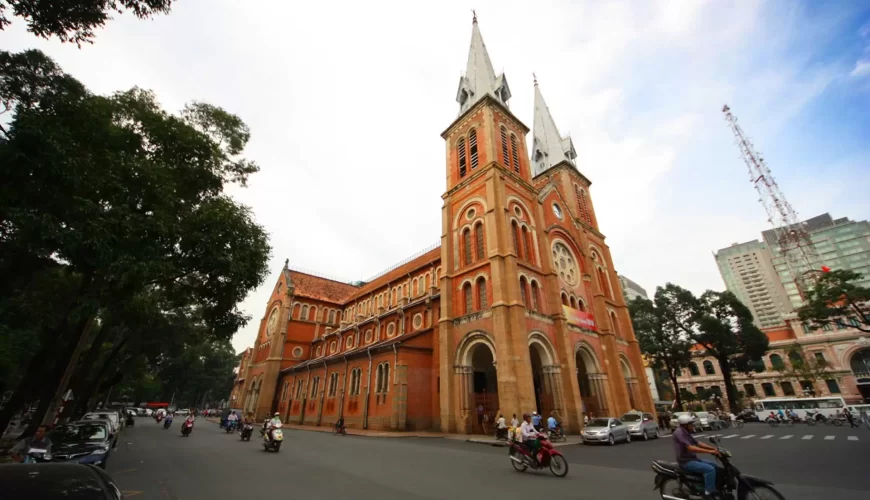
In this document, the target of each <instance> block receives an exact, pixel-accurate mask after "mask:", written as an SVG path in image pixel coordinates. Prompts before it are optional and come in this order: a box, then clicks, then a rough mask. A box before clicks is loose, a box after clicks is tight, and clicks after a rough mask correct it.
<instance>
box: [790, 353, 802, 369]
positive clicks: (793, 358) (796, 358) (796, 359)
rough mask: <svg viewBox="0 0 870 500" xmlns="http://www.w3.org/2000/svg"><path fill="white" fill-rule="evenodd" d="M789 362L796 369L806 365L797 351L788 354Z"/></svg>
mask: <svg viewBox="0 0 870 500" xmlns="http://www.w3.org/2000/svg"><path fill="white" fill-rule="evenodd" d="M788 360H789V361H790V362H791V365H792V366H794V367H795V368H797V367H798V366H801V365H803V364H804V358H802V357H801V355H800V354H799V353H797V352H795V351H791V352H789V353H788Z"/></svg>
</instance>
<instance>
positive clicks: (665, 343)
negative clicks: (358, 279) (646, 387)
mask: <svg viewBox="0 0 870 500" xmlns="http://www.w3.org/2000/svg"><path fill="white" fill-rule="evenodd" d="M687 294H688V295H689V296H691V293H690V292H689V291H687V290H684V289H682V288H680V287H678V286H676V285H673V284H671V283H668V284H667V285H666V286H665V287H664V288H662V287H658V288H657V289H656V294H655V297H654V300H649V299H645V298H643V297H637V298H635V299H634V300H633V301H632V302H631V303H629V306H628V307H629V313H630V314H631V322H632V326H633V327H634V332H635V334H636V335H637V341H638V344H639V345H640V350H641V352H642V353H643V354H644V355H645V356H646V358H647V359H648V360H649V362H650V364H651V365H652V368H653V369H654V370H656V371H662V370H663V371H665V372H667V374H668V378H669V379H670V381H671V383H672V384H673V388H674V394H675V397H676V403H677V406H680V407H681V406H682V403H683V401H682V391H680V386H679V383H678V382H677V377H679V376H680V373H681V371H682V369H683V368H686V367H688V366H689V362H690V361H691V357H692V356H691V351H690V348H691V347H692V344H693V342H692V341H691V340H690V339H689V337H688V336H687V335H686V334H685V332H684V331H683V329H682V328H681V326H680V325H681V324H685V323H686V322H688V321H690V319H689V318H690V316H691V314H692V311H691V310H690V309H686V308H685V304H687V303H689V301H688V300H687V299H686V296H687Z"/></svg>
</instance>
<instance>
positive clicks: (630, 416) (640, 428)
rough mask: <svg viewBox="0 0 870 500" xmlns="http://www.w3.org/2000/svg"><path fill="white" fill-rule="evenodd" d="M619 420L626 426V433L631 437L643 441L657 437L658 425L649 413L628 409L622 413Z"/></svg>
mask: <svg viewBox="0 0 870 500" xmlns="http://www.w3.org/2000/svg"><path fill="white" fill-rule="evenodd" d="M620 420H621V421H622V422H623V423H625V425H627V426H628V433H629V434H631V435H632V437H637V438H641V439H643V440H644V441H646V440H647V439H649V438H657V437H659V426H658V424H656V421H655V419H654V418H653V416H652V414H651V413H645V412H641V411H630V412H628V413H626V414H625V415H623V416H622V418H621V419H620Z"/></svg>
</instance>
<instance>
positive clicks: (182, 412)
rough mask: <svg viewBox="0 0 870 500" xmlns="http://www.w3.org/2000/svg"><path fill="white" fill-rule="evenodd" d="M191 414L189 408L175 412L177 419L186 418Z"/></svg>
mask: <svg viewBox="0 0 870 500" xmlns="http://www.w3.org/2000/svg"><path fill="white" fill-rule="evenodd" d="M189 414H190V410H188V409H187V408H179V409H178V410H175V416H176V417H186V416H187V415H189Z"/></svg>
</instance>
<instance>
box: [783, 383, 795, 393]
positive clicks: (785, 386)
mask: <svg viewBox="0 0 870 500" xmlns="http://www.w3.org/2000/svg"><path fill="white" fill-rule="evenodd" d="M780 385H781V386H782V394H783V396H794V386H792V385H791V382H782V383H781V384H780Z"/></svg>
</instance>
